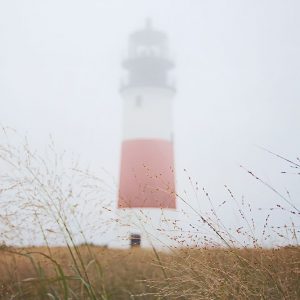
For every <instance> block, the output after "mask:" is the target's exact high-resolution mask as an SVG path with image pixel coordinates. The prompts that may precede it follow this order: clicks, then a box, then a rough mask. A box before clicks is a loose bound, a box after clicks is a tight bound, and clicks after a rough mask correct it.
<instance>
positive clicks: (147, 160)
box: [117, 21, 176, 246]
mask: <svg viewBox="0 0 300 300" xmlns="http://www.w3.org/2000/svg"><path fill="white" fill-rule="evenodd" d="M123 67H124V68H125V70H126V71H127V78H126V81H125V83H123V84H122V87H121V96H122V102H123V124H122V126H123V140H122V146H121V164H120V181H119V195H118V205H117V215H118V224H119V226H120V228H121V229H120V233H119V237H120V240H122V243H123V244H124V245H130V242H132V237H134V239H135V241H136V242H137V243H136V244H139V243H140V241H139V239H141V244H142V245H145V246H146V245H150V244H152V245H153V244H157V242H159V241H160V239H163V241H161V242H162V243H166V240H165V237H164V238H162V233H165V236H166V237H168V238H169V233H168V228H169V224H170V222H172V219H173V218H174V213H175V212H176V193H175V170H174V149H173V136H174V135H173V126H172V108H173V98H174V95H175V89H174V86H173V85H172V84H171V82H170V78H169V73H170V70H171V69H172V68H173V67H174V64H173V62H172V61H171V59H170V57H169V52H168V40H167V36H166V35H165V34H164V33H163V32H161V31H158V30H156V29H154V28H153V27H152V25H151V23H150V21H147V22H146V26H145V28H143V29H142V30H139V31H136V32H134V33H133V34H131V35H130V38H129V47H128V54H127V57H126V59H125V60H124V61H123Z"/></svg>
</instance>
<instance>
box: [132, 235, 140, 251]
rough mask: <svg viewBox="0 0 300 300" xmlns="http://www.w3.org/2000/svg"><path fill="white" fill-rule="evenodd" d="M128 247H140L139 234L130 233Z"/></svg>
mask: <svg viewBox="0 0 300 300" xmlns="http://www.w3.org/2000/svg"><path fill="white" fill-rule="evenodd" d="M130 247H131V248H133V247H141V235H140V234H137V233H132V234H131V235H130Z"/></svg>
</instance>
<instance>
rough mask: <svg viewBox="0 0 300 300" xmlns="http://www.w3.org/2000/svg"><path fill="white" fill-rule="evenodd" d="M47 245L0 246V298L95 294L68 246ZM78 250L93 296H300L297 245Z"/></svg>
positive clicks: (174, 297) (299, 254) (201, 297)
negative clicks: (88, 288) (244, 247)
mask: <svg viewBox="0 0 300 300" xmlns="http://www.w3.org/2000/svg"><path fill="white" fill-rule="evenodd" d="M50 250H51V254H50V253H49V249H47V248H42V247H35V248H25V249H12V248H2V250H1V257H0V278H1V279H0V283H1V289H0V297H1V299H93V296H91V294H89V292H88V290H86V289H85V288H84V283H83V282H82V280H81V279H80V278H79V276H78V271H77V270H76V268H75V266H74V261H73V259H72V257H71V256H70V251H69V249H67V248H51V249H50ZM78 250H79V251H80V253H81V256H82V258H83V261H84V268H85V271H87V276H88V277H89V279H90V284H91V287H92V289H93V293H94V295H95V298H94V299H299V298H300V284H299V283H300V249H299V247H285V248H279V249H276V250H275V249H271V250H266V249H231V250H229V249H204V248H200V249H188V248H185V249H181V250H175V251H173V252H172V253H165V252H164V253H162V252H159V253H158V255H159V261H158V259H157V255H156V254H155V253H153V251H150V250H142V249H132V250H114V249H106V248H101V247H95V246H80V247H78ZM44 255H47V257H46V256H44ZM48 255H49V256H48ZM96 261H97V262H98V264H97V263H95V262H96ZM58 266H60V267H61V269H62V271H61V274H60V273H59V272H57V271H58ZM99 267H101V270H99ZM81 271H83V270H81ZM62 274H63V276H62ZM62 277H64V278H62Z"/></svg>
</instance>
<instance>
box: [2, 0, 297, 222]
mask: <svg viewBox="0 0 300 300" xmlns="http://www.w3.org/2000/svg"><path fill="white" fill-rule="evenodd" d="M299 13H300V3H299V1H296V0H295V1H284V0H282V1H277V0H269V1H258V0H257V1H238V0H236V1H197V0H193V1H191V0H190V1H187V0H186V1H176V0H168V1H167V0H165V1H159V0H152V1H145V0H144V1H143V0H135V1H133V0H126V1H115V0H109V1H108V0H107V1H100V0H97V1H96V0H89V1H75V0H72V1H30V0H27V1H13V0H10V1H8V0H7V1H5V0H3V1H1V2H0V104H1V109H0V123H1V124H2V125H5V126H11V127H13V128H15V129H16V130H17V131H18V132H19V133H21V134H24V135H27V136H28V137H29V140H30V142H31V143H32V144H33V145H34V146H35V147H40V148H43V145H45V144H46V143H47V142H48V140H49V135H50V134H51V135H52V137H53V139H54V140H55V141H56V145H57V146H58V148H59V149H65V150H66V151H67V152H68V153H74V154H75V155H79V156H80V158H81V160H82V162H83V164H86V165H89V166H90V167H91V168H92V169H93V170H94V172H95V173H99V172H100V171H99V170H100V169H101V168H102V167H103V168H105V169H106V170H107V171H108V173H109V174H111V176H112V177H113V178H114V179H115V180H116V181H118V174H119V164H120V145H121V139H122V136H121V132H122V131H121V124H122V119H121V118H122V98H121V96H120V94H119V87H120V81H121V79H122V78H123V77H124V70H122V67H121V62H122V59H123V58H124V57H125V56H126V54H127V45H128V37H129V34H130V33H131V32H133V31H134V30H137V29H140V28H141V27H143V26H144V23H145V19H146V18H148V17H150V18H151V19H152V22H153V27H154V28H157V29H159V30H162V31H164V32H166V34H167V35H168V37H169V48H170V50H171V55H172V59H173V60H174V61H175V64H176V68H175V69H174V72H173V77H174V78H175V79H176V82H177V83H176V88H177V95H176V97H175V100H174V139H175V154H176V174H177V186H178V190H179V191H182V190H184V189H186V190H189V189H190V184H189V180H188V176H191V178H192V179H193V180H197V181H198V182H199V184H200V186H201V187H202V186H203V187H206V189H207V190H208V191H209V192H210V194H211V196H212V199H214V201H216V203H220V202H222V200H223V199H224V197H227V194H226V192H225V191H224V184H226V185H228V186H230V188H231V189H232V190H233V191H234V192H235V193H236V195H237V196H238V197H241V196H242V195H244V196H245V197H246V199H247V200H248V201H250V202H251V203H252V204H253V206H254V207H255V206H256V207H270V206H272V205H274V204H276V203H277V202H276V201H277V199H276V196H274V195H273V194H272V192H271V191H268V190H267V189H266V188H265V187H263V186H261V185H259V184H258V183H257V182H255V180H253V178H251V176H249V174H247V172H245V170H243V169H241V168H240V167H239V166H240V165H244V166H246V167H247V168H249V169H251V170H253V171H255V172H256V174H257V175H259V176H261V177H262V178H264V179H265V180H266V181H267V182H269V183H270V184H272V185H274V186H275V187H276V188H278V189H279V190H280V191H283V192H284V191H285V189H288V190H289V191H290V192H291V195H292V199H293V202H294V203H295V204H298V205H299V203H300V201H299V196H300V190H299V176H298V177H297V176H293V175H289V174H287V175H286V174H285V175H283V174H280V172H281V171H286V170H289V166H288V165H287V164H285V163H284V162H281V161H280V160H279V159H277V158H275V157H274V156H272V155H270V154H269V153H266V152H265V151H263V150H261V149H260V148H259V147H265V148H268V149H269V150H271V151H273V152H276V153H279V154H281V155H283V156H286V157H287V158H290V159H294V158H296V157H297V156H299V149H300V138H299V133H300V104H299V103H300V102H299V97H300V55H299V53H300V34H299V28H300V18H299ZM183 169H186V170H187V172H184V171H183ZM190 201H191V203H194V202H196V200H195V199H194V198H193V197H192V196H191V199H190ZM200 201H201V200H200ZM203 201H204V200H203ZM194 204H195V205H200V206H201V205H205V204H204V203H203V204H202V203H200V204H199V203H197V204H196V203H194ZM224 218H229V219H230V218H231V216H230V213H229V212H228V211H225V212H224ZM258 218H262V219H263V218H264V216H260V215H258ZM275 221H276V222H277V223H278V224H280V223H281V220H280V219H279V220H275Z"/></svg>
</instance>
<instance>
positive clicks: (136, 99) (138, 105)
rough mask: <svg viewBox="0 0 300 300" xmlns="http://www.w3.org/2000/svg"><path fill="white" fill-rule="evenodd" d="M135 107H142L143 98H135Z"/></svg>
mask: <svg viewBox="0 0 300 300" xmlns="http://www.w3.org/2000/svg"><path fill="white" fill-rule="evenodd" d="M135 105H136V107H141V106H142V97H141V96H137V97H136V98H135Z"/></svg>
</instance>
